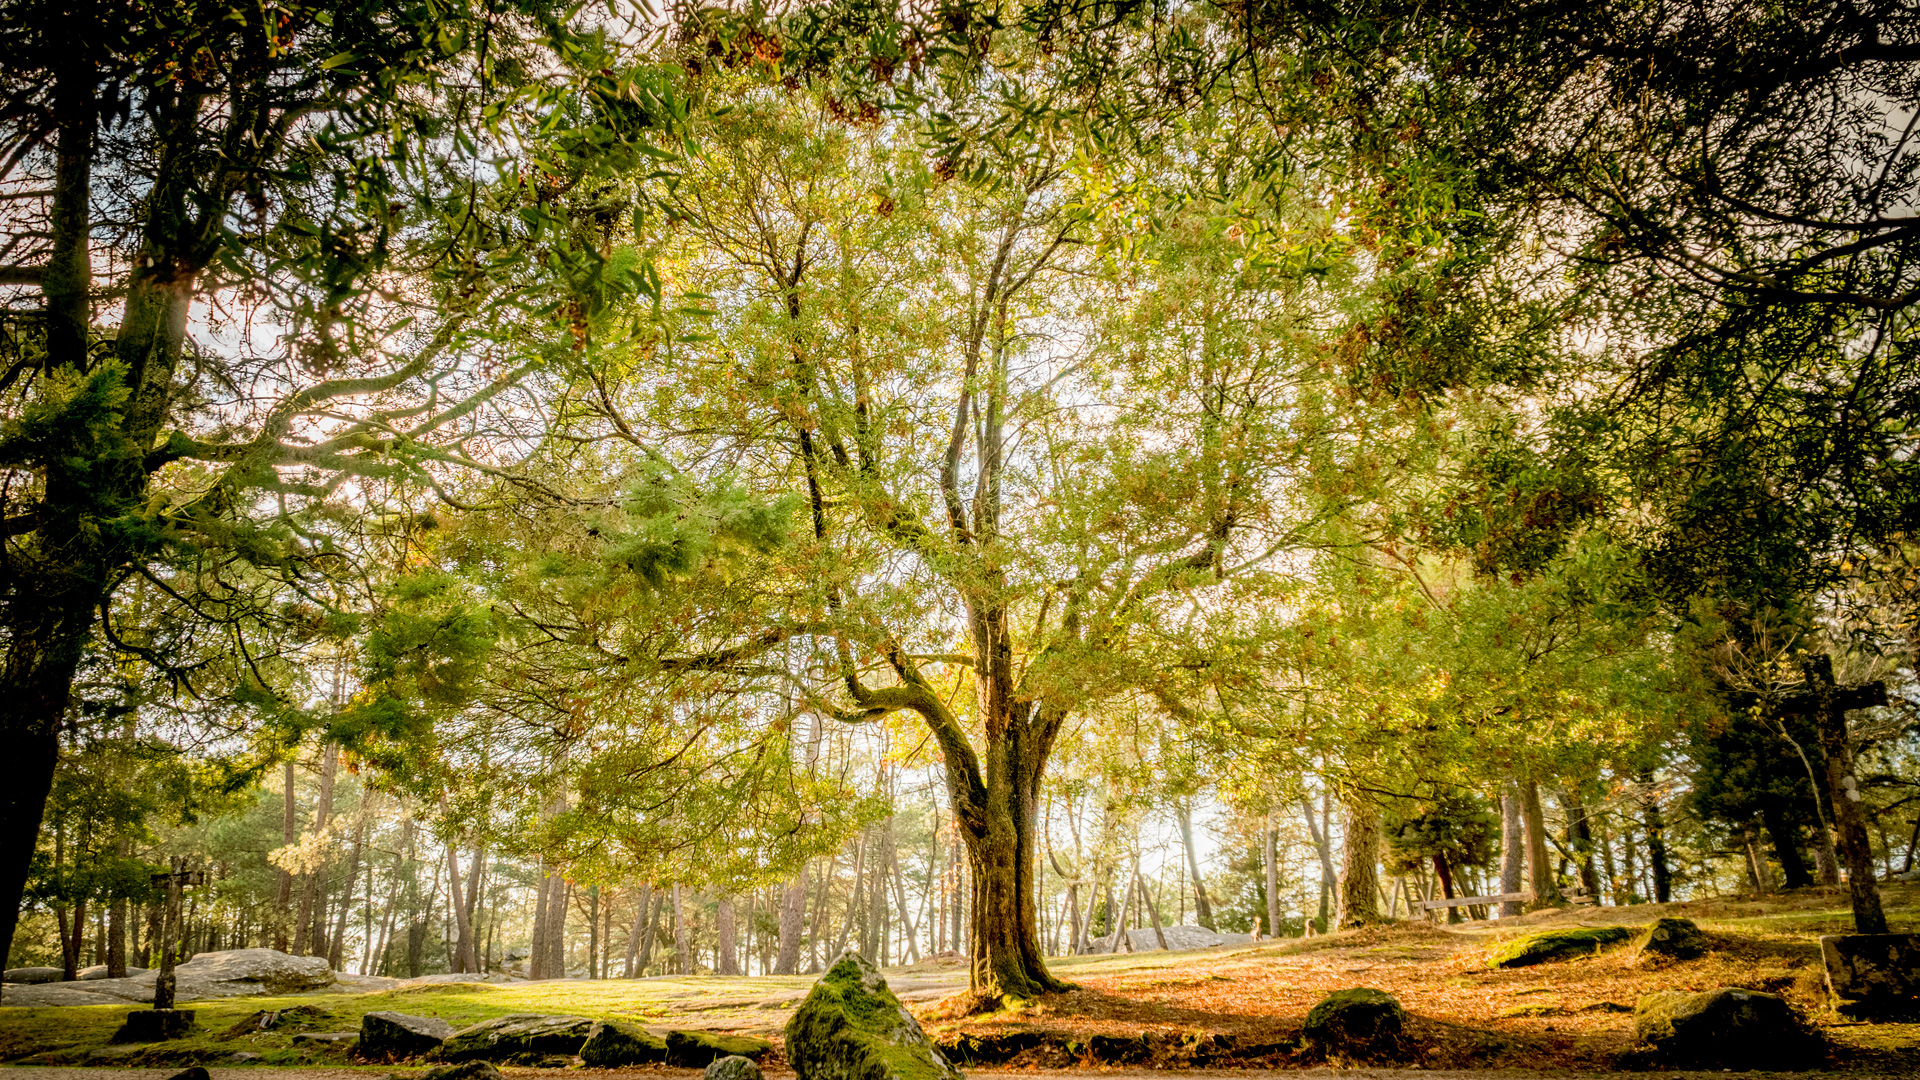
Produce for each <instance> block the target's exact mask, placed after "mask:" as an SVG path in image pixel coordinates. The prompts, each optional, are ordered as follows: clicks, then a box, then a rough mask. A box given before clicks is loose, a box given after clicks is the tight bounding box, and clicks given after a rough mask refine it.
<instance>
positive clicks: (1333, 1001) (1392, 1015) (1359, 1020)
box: [1302, 986, 1407, 1061]
mask: <svg viewBox="0 0 1920 1080" xmlns="http://www.w3.org/2000/svg"><path fill="white" fill-rule="evenodd" d="M1406 1023H1407V1011H1406V1010H1405V1009H1403V1008H1401V1007H1400V1003H1399V1002H1398V1001H1396V1000H1394V997H1393V995H1392V994H1389V993H1387V992H1386V991H1384V990H1375V989H1372V988H1371V987H1365V986H1360V987H1355V988H1353V989H1351V990H1336V991H1334V992H1333V993H1331V994H1328V995H1327V996H1326V997H1325V998H1324V999H1322V1000H1321V1002H1320V1003H1319V1004H1318V1005H1315V1006H1314V1007H1313V1008H1312V1009H1310V1010H1308V1012H1307V1022H1306V1025H1305V1027H1304V1030H1303V1032H1302V1034H1303V1035H1305V1037H1306V1041H1307V1046H1308V1047H1309V1048H1310V1049H1312V1050H1313V1051H1314V1052H1315V1053H1317V1054H1319V1055H1320V1056H1322V1057H1326V1058H1332V1059H1335V1060H1349V1061H1374V1060H1379V1059H1382V1058H1392V1057H1395V1056H1397V1055H1398V1054H1399V1053H1400V1036H1401V1033H1402V1032H1403V1031H1404V1030H1405V1029H1406Z"/></svg>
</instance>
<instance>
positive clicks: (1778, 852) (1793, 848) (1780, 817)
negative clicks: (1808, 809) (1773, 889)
mask: <svg viewBox="0 0 1920 1080" xmlns="http://www.w3.org/2000/svg"><path fill="white" fill-rule="evenodd" d="M1760 821H1761V824H1762V825H1763V826H1765V828H1766V830H1767V839H1768V840H1769V841H1771V842H1772V844H1773V854H1774V857H1775V858H1777V859H1779V860H1780V874H1781V878H1782V881H1781V884H1782V887H1784V888H1788V889H1804V888H1806V887H1807V886H1809V885H1812V884H1813V875H1812V874H1810V873H1808V872H1807V859H1806V855H1805V854H1804V853H1803V852H1802V851H1801V850H1800V830H1799V829H1797V828H1795V827H1794V825H1793V823H1792V822H1790V821H1788V820H1787V816H1786V815H1785V814H1784V813H1782V812H1781V807H1780V804H1779V803H1777V802H1775V801H1773V800H1768V801H1767V802H1766V803H1765V804H1764V805H1762V806H1761V807H1760Z"/></svg>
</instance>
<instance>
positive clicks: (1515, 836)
mask: <svg viewBox="0 0 1920 1080" xmlns="http://www.w3.org/2000/svg"><path fill="white" fill-rule="evenodd" d="M1525 836H1526V833H1525V831H1524V830H1523V829H1522V828H1521V825H1520V794H1519V786H1518V785H1516V784H1515V783H1514V782H1513V781H1512V780H1508V781H1507V782H1506V783H1505V784H1504V785H1503V786H1502V788H1501V791H1500V891H1501V892H1503V893H1517V892H1519V891H1520V885H1521V880H1522V876H1521V875H1522V870H1523V868H1524V867H1525V866H1526V840H1525ZM1521 910H1522V908H1521V902H1520V901H1518V900H1502V901H1501V902H1500V917H1501V918H1503V919H1511V918H1514V917H1515V916H1517V915H1519V914H1520V912H1521Z"/></svg>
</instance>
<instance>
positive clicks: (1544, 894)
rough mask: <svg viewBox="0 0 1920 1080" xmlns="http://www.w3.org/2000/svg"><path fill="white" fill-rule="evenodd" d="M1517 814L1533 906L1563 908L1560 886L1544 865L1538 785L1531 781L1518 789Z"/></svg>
mask: <svg viewBox="0 0 1920 1080" xmlns="http://www.w3.org/2000/svg"><path fill="white" fill-rule="evenodd" d="M1520 811H1521V814H1522V815H1523V817H1524V819H1525V821H1526V826H1527V877H1528V881H1527V884H1528V886H1529V887H1530V888H1531V889H1532V890H1533V906H1534V907H1536V908H1541V907H1554V906H1557V905H1560V904H1564V903H1565V902H1566V901H1565V899H1564V898H1563V897H1562V896H1561V895H1560V883H1559V881H1558V880H1557V879H1556V878H1555V875H1554V872H1553V866H1552V864H1550V863H1549V862H1548V861H1547V816H1546V811H1545V810H1544V809H1543V808H1542V807H1541V805H1540V785H1539V784H1538V783H1536V782H1535V781H1533V780H1528V781H1526V782H1524V783H1522V784H1521V785H1520Z"/></svg>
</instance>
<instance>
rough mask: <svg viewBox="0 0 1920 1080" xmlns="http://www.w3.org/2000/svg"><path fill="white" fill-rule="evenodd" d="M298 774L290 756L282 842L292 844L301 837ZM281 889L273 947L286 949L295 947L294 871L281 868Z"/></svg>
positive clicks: (284, 777)
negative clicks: (297, 790) (297, 789)
mask: <svg viewBox="0 0 1920 1080" xmlns="http://www.w3.org/2000/svg"><path fill="white" fill-rule="evenodd" d="M296 779H297V778H296V777H295V776H294V772H293V758H292V757H288V758H287V760H286V763H285V764H284V765H283V766H282V767H281V773H280V794H281V802H280V843H281V844H282V845H283V846H286V847H291V846H293V842H294V841H295V840H298V839H300V812H299V802H298V799H297V798H296V797H295V794H294V790H295V782H296ZM279 879H280V888H279V891H278V892H276V893H275V894H274V899H273V947H274V948H275V949H277V950H279V951H280V952H286V951H287V950H288V949H289V948H291V947H292V942H291V940H290V936H291V933H292V930H293V871H291V870H284V869H283V870H281V871H280V873H279Z"/></svg>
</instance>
